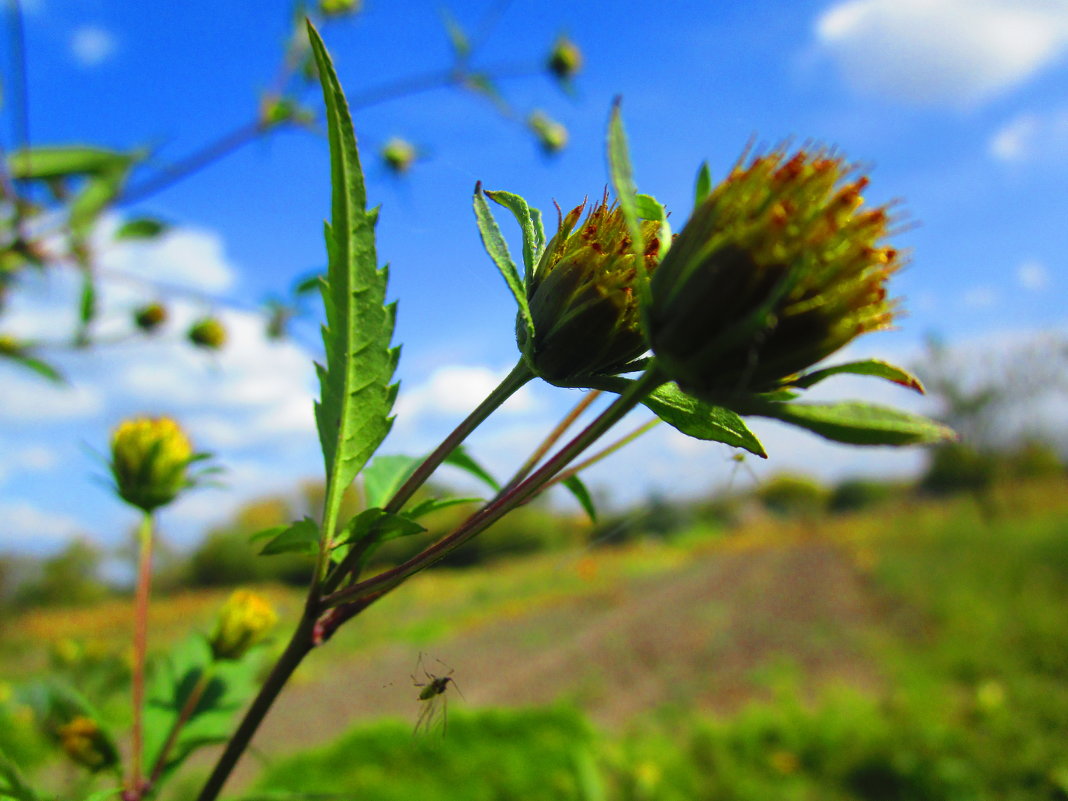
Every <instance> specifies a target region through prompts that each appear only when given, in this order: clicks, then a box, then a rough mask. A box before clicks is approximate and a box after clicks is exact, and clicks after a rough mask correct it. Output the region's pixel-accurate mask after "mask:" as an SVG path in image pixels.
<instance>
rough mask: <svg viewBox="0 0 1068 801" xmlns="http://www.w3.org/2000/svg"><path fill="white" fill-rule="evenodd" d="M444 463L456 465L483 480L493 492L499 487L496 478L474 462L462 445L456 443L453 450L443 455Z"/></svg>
mask: <svg viewBox="0 0 1068 801" xmlns="http://www.w3.org/2000/svg"><path fill="white" fill-rule="evenodd" d="M444 464H451V465H452V466H453V467H458V468H459V469H461V470H463V471H465V472H467V473H469V474H471V475H472V476H474V477H475V478H477V479H479V480H480V481H482V482H484V483H485V484H486V485H487V486H489V488H490V489H492V490H493V491H494V492H497V491H499V490H500V488H501V485H500V484H499V483H497V479H495V478H494V477H493V476H492V475H490V473H489V471H488V470H486V468H484V467H483V466H482V465H480V464H479V463H478V462H476V461H475V460H474V458H473V457H472V456H471V454H469V453H468V452H467V449H466V448H465V447H464V446H463V445H457V446H456V448H455V449H454V450H453V452H452V453H450V454H449V455H448V456H446V457H445V461H444Z"/></svg>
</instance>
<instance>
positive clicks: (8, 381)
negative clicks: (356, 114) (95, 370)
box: [0, 364, 104, 423]
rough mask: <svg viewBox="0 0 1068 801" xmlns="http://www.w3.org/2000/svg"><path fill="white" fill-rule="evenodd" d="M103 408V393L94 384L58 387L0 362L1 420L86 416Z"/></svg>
mask: <svg viewBox="0 0 1068 801" xmlns="http://www.w3.org/2000/svg"><path fill="white" fill-rule="evenodd" d="M103 407H104V398H103V395H102V393H101V392H100V391H99V390H98V389H96V388H95V387H89V386H83V385H76V386H65V385H64V386H59V385H56V384H52V383H48V382H46V381H44V380H42V379H41V378H39V377H37V376H35V375H31V374H29V373H27V372H26V371H25V370H24V369H22V368H19V367H16V366H14V365H10V364H4V365H0V421H9V422H19V423H25V422H30V421H43V420H51V421H60V420H77V419H85V418H87V417H90V416H92V415H94V414H97V413H98V412H100V411H101V410H102V409H103Z"/></svg>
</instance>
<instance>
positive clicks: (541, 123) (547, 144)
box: [527, 111, 567, 155]
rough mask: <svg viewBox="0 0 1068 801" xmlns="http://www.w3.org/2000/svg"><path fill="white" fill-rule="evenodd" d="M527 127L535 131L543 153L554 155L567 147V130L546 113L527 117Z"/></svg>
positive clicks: (539, 112)
mask: <svg viewBox="0 0 1068 801" xmlns="http://www.w3.org/2000/svg"><path fill="white" fill-rule="evenodd" d="M527 127H528V128H530V130H531V131H533V133H534V136H535V137H536V138H537V140H538V144H539V145H541V149H542V151H543V152H545V153H547V154H549V155H552V154H554V153H559V152H560V151H561V150H563V149H564V148H565V147H567V128H565V127H564V126H563V125H561V124H560V123H558V122H557V121H556V120H554V119H553V118H552V117H550V116H549V115H547V114H546V113H545V112H543V111H535V112H533V113H532V114H531V115H530V116H529V117H527Z"/></svg>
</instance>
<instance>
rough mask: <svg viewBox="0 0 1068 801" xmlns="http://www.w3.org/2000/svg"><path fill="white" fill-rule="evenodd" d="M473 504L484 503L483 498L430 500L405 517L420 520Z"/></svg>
mask: <svg viewBox="0 0 1068 801" xmlns="http://www.w3.org/2000/svg"><path fill="white" fill-rule="evenodd" d="M471 503H482V498H428V499H427V500H425V501H423V502H422V503H417V504H416V505H415V506H413V507H412V508H411V509H409V510H408V511H406V512H405V513H404V516H405V517H407V518H408V519H410V520H418V519H419V518H420V517H424V516H426V515H428V514H431V513H432V512H437V511H439V510H441V509H448V508H449V507H450V506H463V505H465V504H471Z"/></svg>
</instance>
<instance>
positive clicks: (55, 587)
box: [15, 539, 110, 606]
mask: <svg viewBox="0 0 1068 801" xmlns="http://www.w3.org/2000/svg"><path fill="white" fill-rule="evenodd" d="M101 559H102V554H101V553H100V550H99V549H98V548H96V547H95V546H94V545H92V544H91V543H90V542H88V541H87V540H82V539H78V540H74V541H73V542H71V543H70V544H69V545H67V547H65V548H64V549H63V550H62V551H60V552H59V553H58V554H56V555H55V556H51V557H49V558H47V559H45V560H44V561H43V562H42V563H41V567H40V574H39V575H38V576H36V577H33V578H29V579H27V580H26V581H25V582H23V584H22V585H21V586H20V587H19V589H18V591H17V592H16V594H15V602H16V603H17V604H20V605H25V606H52V605H56V606H83V605H85V604H90V603H93V602H95V601H99V600H101V599H102V598H105V597H107V595H108V594H109V592H110V591H109V590H108V588H107V587H106V586H105V585H104V583H103V582H102V581H101V579H100V564H101Z"/></svg>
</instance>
